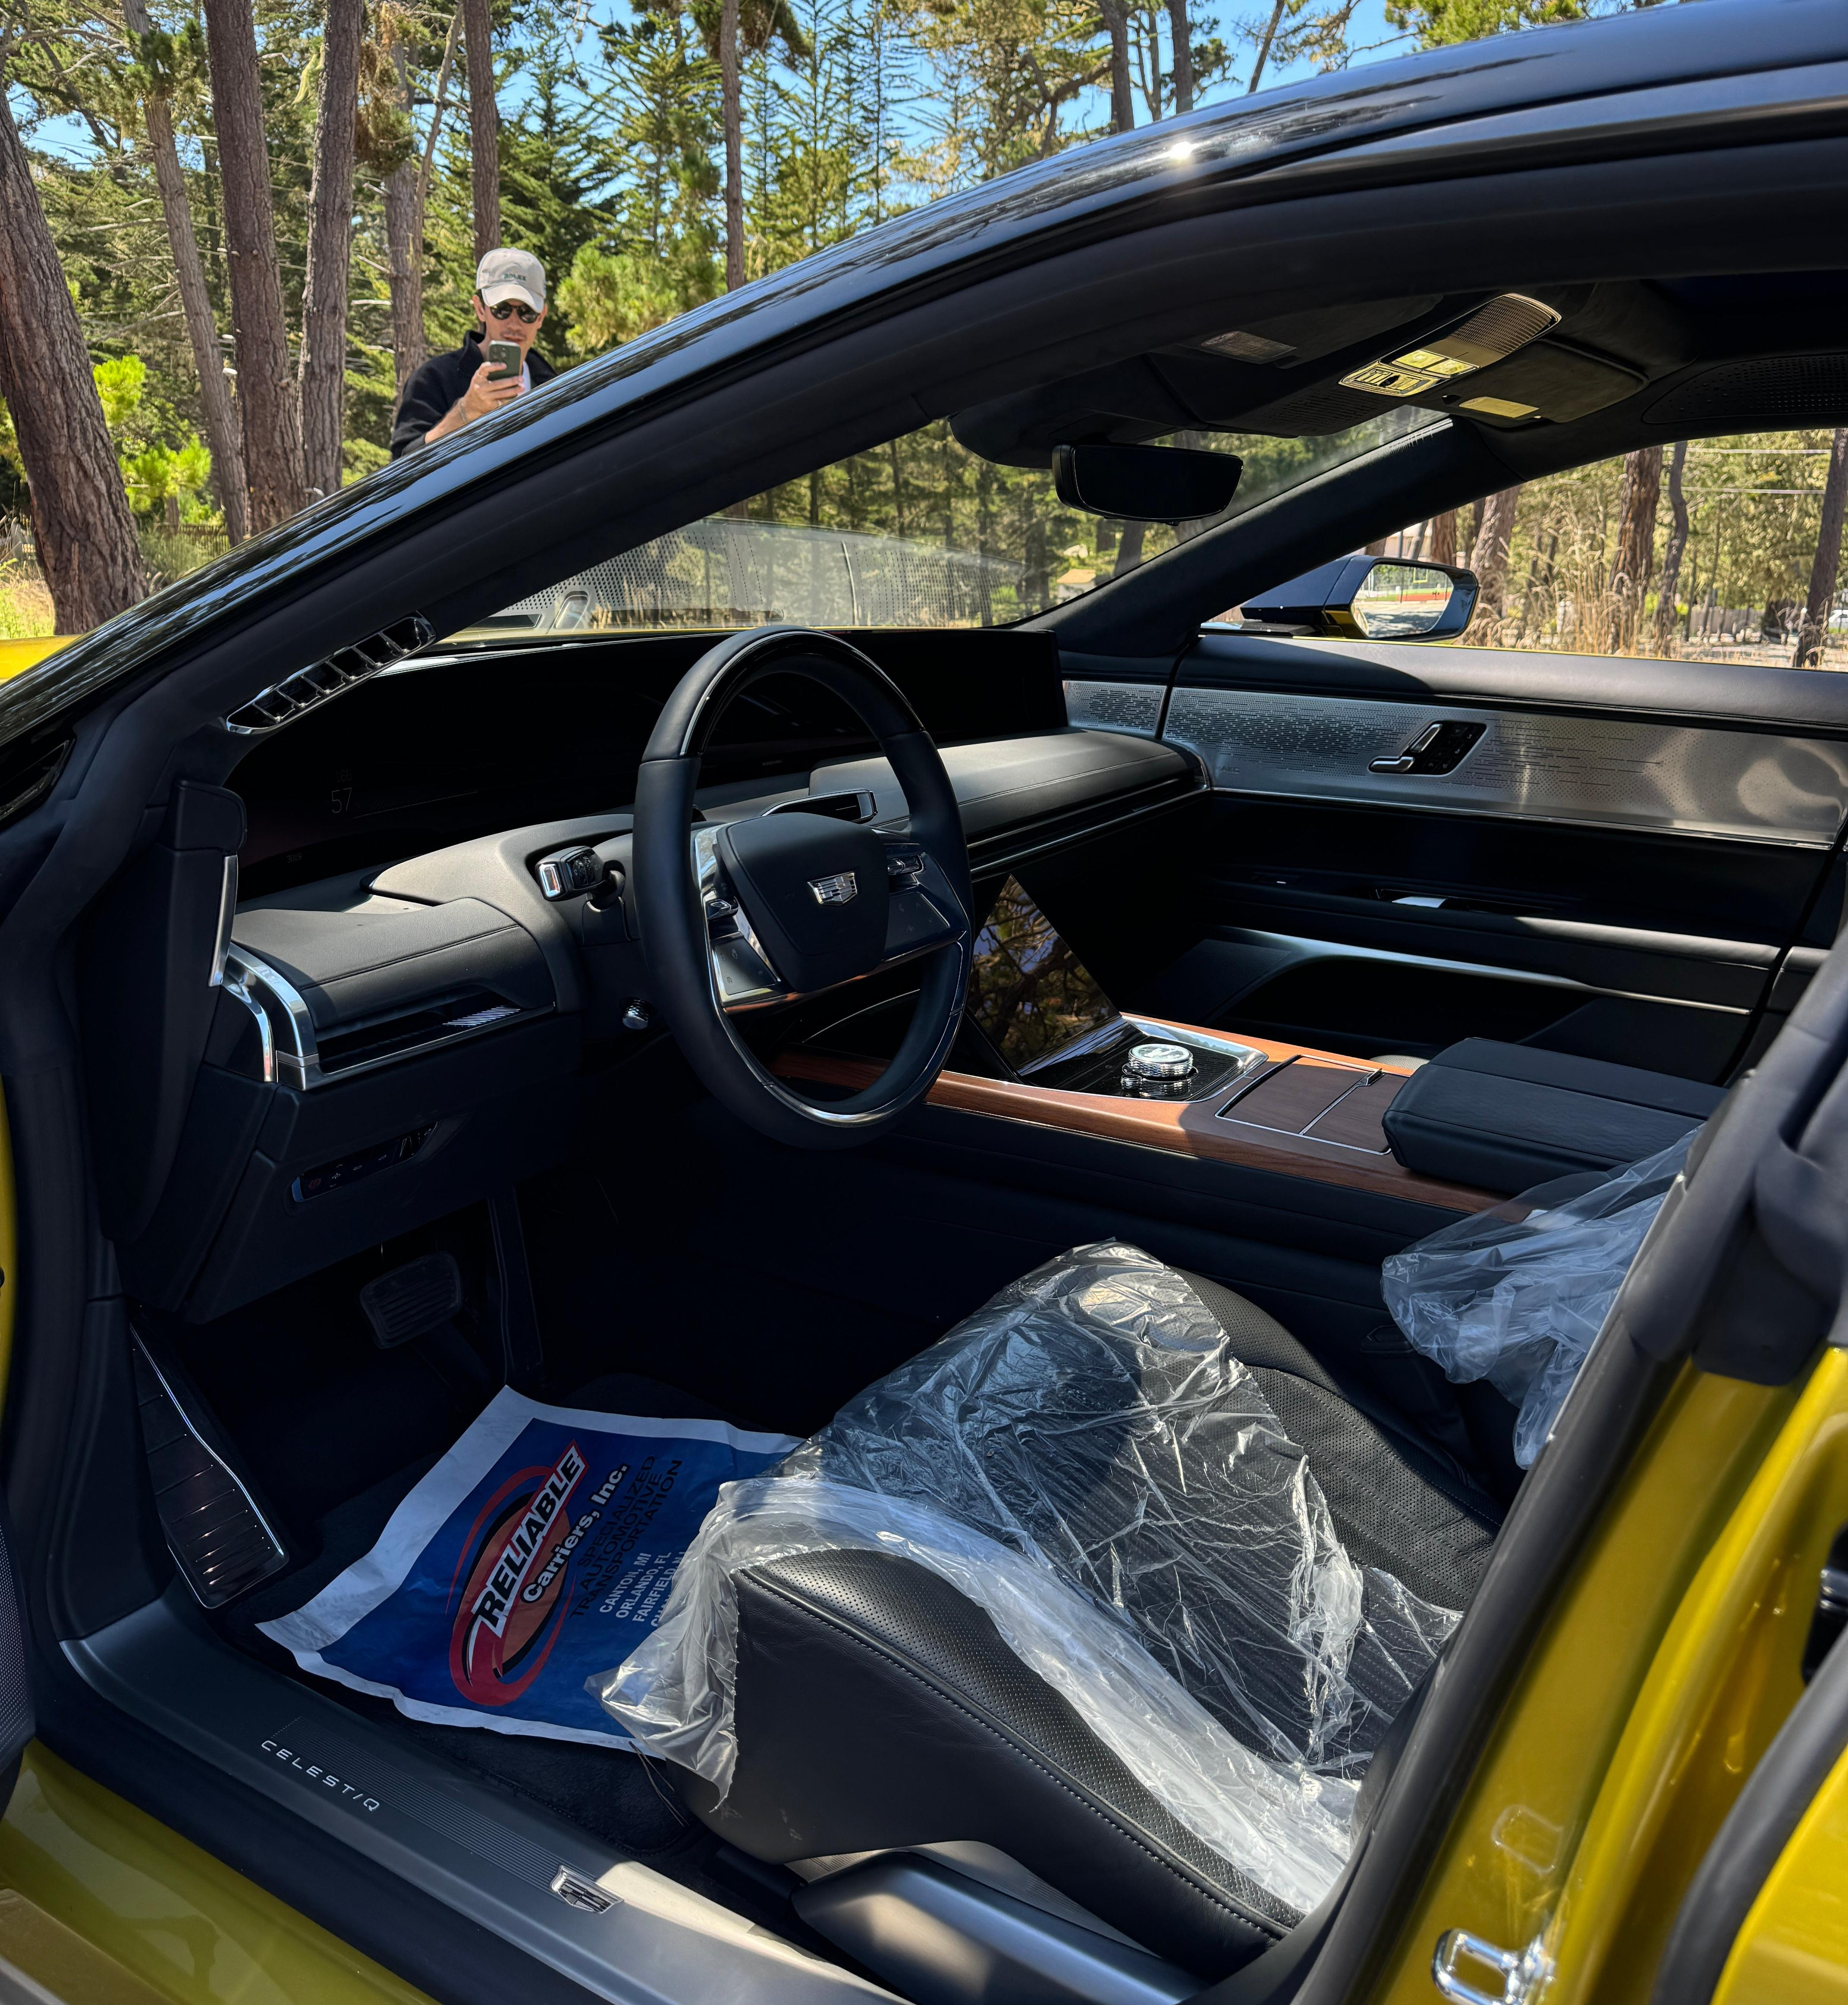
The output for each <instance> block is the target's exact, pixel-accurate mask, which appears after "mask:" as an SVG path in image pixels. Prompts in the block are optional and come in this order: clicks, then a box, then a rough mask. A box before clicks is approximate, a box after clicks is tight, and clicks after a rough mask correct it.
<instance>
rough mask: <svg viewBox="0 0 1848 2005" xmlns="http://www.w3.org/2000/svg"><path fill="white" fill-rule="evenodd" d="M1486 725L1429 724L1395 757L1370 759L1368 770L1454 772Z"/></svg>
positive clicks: (1470, 750) (1371, 771)
mask: <svg viewBox="0 0 1848 2005" xmlns="http://www.w3.org/2000/svg"><path fill="white" fill-rule="evenodd" d="M1487 728H1488V727H1487V726H1486V725H1481V724H1475V723H1468V724H1444V723H1438V724H1428V725H1425V728H1424V729H1423V730H1422V731H1421V732H1419V733H1418V736H1417V737H1415V739H1413V740H1412V741H1411V743H1410V744H1409V745H1408V746H1406V748H1405V749H1404V751H1403V752H1401V753H1400V754H1399V756H1398V757H1397V758H1396V759H1369V760H1368V761H1367V771H1369V773H1454V772H1455V771H1456V770H1457V767H1459V766H1461V764H1463V762H1464V760H1465V759H1466V758H1468V756H1469V755H1470V753H1471V752H1473V751H1474V750H1475V749H1476V743H1477V740H1478V739H1480V738H1481V737H1482V733H1483V732H1484V731H1485V729H1487Z"/></svg>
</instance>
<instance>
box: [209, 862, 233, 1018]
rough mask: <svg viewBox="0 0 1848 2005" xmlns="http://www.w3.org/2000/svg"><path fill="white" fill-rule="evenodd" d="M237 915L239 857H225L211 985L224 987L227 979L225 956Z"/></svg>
mask: <svg viewBox="0 0 1848 2005" xmlns="http://www.w3.org/2000/svg"><path fill="white" fill-rule="evenodd" d="M236 918H237V857H236V856H235V855H231V856H227V857H226V859H225V881H224V883H223V887H221V888H220V890H219V894H218V937H217V938H216V940H214V941H213V943H212V980H211V983H210V986H211V987H212V988H223V986H224V981H225V956H226V953H229V952H230V946H231V926H232V922H233V921H234V920H235V919H236Z"/></svg>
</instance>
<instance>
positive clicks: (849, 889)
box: [808, 870, 860, 905]
mask: <svg viewBox="0 0 1848 2005" xmlns="http://www.w3.org/2000/svg"><path fill="white" fill-rule="evenodd" d="M808 888H809V890H812V892H813V893H814V894H815V903H816V904H818V905H844V904H848V903H849V902H850V901H851V900H853V899H855V898H857V897H859V895H860V880H859V879H858V878H857V877H856V876H854V873H853V872H852V871H850V870H837V871H836V873H834V875H833V876H832V877H811V878H810V879H809V880H808Z"/></svg>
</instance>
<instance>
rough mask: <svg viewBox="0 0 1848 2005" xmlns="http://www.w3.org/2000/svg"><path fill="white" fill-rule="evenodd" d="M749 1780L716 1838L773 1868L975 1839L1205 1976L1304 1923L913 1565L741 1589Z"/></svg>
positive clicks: (839, 1561) (769, 1573) (776, 1575)
mask: <svg viewBox="0 0 1848 2005" xmlns="http://www.w3.org/2000/svg"><path fill="white" fill-rule="evenodd" d="M737 1587H738V1687H737V1697H736V1708H737V1712H736V1719H737V1730H738V1750H739V1753H738V1770H737V1773H736V1775H735V1777H734V1779H733V1782H732V1786H731V1790H730V1792H729V1793H728V1796H727V1797H726V1799H725V1801H724V1803H722V1804H720V1803H716V1802H715V1801H714V1791H713V1789H712V1788H711V1786H710V1784H707V1783H704V1782H700V1781H699V1780H698V1779H693V1778H687V1777H684V1776H683V1777H682V1778H681V1783H682V1790H683V1792H684V1793H685V1794H686V1796H687V1800H688V1802H689V1805H690V1806H691V1807H692V1808H693V1810H694V1811H695V1812H696V1814H698V1815H699V1816H700V1817H702V1818H703V1820H704V1821H706V1822H707V1824H710V1826H711V1827H712V1828H713V1829H714V1831H717V1832H718V1833H719V1835H721V1837H723V1838H727V1839H728V1840H729V1841H730V1842H731V1843H732V1844H734V1845H738V1846H740V1847H741V1848H742V1849H744V1850H745V1851H747V1852H751V1853H752V1854H753V1855H755V1856H756V1857H758V1858H760V1859H773V1860H777V1861H784V1860H789V1859H804V1858H812V1857H817V1856H830V1855H833V1854H836V1853H840V1852H864V1851H871V1850H875V1849H882V1848H886V1847H898V1846H903V1845H925V1844H931V1843H942V1842H948V1841H952V1840H956V1839H962V1840H965V1841H966V1840H971V1839H973V1840H975V1841H977V1842H980V1843H983V1844H986V1845H994V1846H995V1847H996V1848H997V1849H998V1850H1000V1851H1002V1852H1006V1853H1007V1854H1008V1856H1010V1857H1011V1858H1013V1859H1017V1860H1019V1863H1021V1864H1022V1865H1023V1866H1026V1867H1027V1868H1028V1869H1029V1870H1030V1871H1032V1872H1033V1873H1037V1874H1039V1876H1040V1877H1041V1878H1042V1879H1043V1880H1047V1882H1048V1883H1049V1884H1051V1885H1053V1886H1054V1887H1057V1888H1058V1889H1059V1890H1060V1891H1061V1892H1062V1893H1064V1894H1068V1896H1069V1897H1070V1898H1071V1899H1073V1900H1075V1901H1077V1902H1078V1903H1079V1905H1081V1906H1082V1907H1085V1908H1089V1910H1090V1911H1091V1912H1092V1913H1093V1914H1096V1915H1099V1916H1100V1917H1101V1918H1102V1919H1103V1920H1105V1921H1106V1922H1110V1925H1111V1926H1113V1927H1115V1928H1117V1929H1120V1930H1122V1931H1123V1933H1124V1934H1125V1935H1127V1936H1130V1937H1132V1938H1133V1939H1134V1940H1137V1941H1138V1942H1140V1943H1141V1944H1144V1945H1145V1947H1147V1948H1148V1949H1151V1950H1152V1951H1155V1953H1156V1954H1158V1955H1161V1956H1165V1957H1168V1958H1171V1959H1172V1960H1173V1961H1175V1962H1176V1963H1179V1964H1180V1965H1182V1966H1183V1968H1187V1969H1190V1970H1194V1971H1197V1972H1200V1973H1201V1975H1205V1976H1217V1975H1222V1974H1223V1973H1224V1972H1226V1971H1229V1970H1233V1969H1236V1968H1238V1967H1239V1966H1240V1965H1242V1964H1244V1963H1246V1962H1247V1961H1250V1959H1251V1958H1253V1957H1254V1956H1256V1955H1257V1954H1259V1953H1260V1952H1261V1951H1263V1950H1264V1948H1265V1947H1268V1945H1269V1944H1271V1942H1273V1941H1275V1940H1278V1938H1279V1937H1282V1935H1283V1934H1284V1933H1285V1931H1286V1930H1288V1929H1289V1928H1290V1927H1291V1926H1293V1925H1294V1924H1295V1922H1296V1921H1297V1920H1298V1919H1299V1916H1298V1915H1296V1912H1295V1911H1294V1910H1292V1908H1289V1907H1288V1906H1287V1905H1285V1904H1284V1903H1282V1901H1278V1900H1277V1899H1276V1898H1275V1896H1272V1895H1271V1894H1267V1893H1266V1892H1265V1891H1264V1890H1263V1889H1262V1888H1261V1887H1257V1886H1256V1885H1255V1884H1254V1883H1253V1882H1252V1881H1250V1880H1249V1879H1248V1878H1247V1877H1246V1876H1245V1875H1244V1874H1243V1873H1240V1872H1239V1871H1238V1870H1237V1869H1236V1867H1235V1866H1232V1865H1230V1864H1229V1863H1227V1862H1226V1860H1224V1859H1220V1858H1219V1856H1218V1855H1217V1854H1215V1852H1212V1850H1211V1849H1210V1848H1208V1846H1206V1845H1204V1844H1202V1843H1201V1841H1200V1840H1199V1839H1198V1838H1195V1837H1194V1835H1192V1834H1191V1832H1189V1831H1187V1830H1186V1829H1185V1828H1183V1827H1182V1826H1181V1825H1180V1824H1178V1823H1177V1822H1176V1821H1175V1820H1174V1819H1173V1817H1170V1816H1169V1814H1168V1813H1167V1812H1166V1810H1164V1809H1163V1808H1162V1805H1161V1804H1160V1803H1158V1802H1157V1801H1156V1800H1155V1798H1154V1797H1153V1796H1151V1795H1150V1794H1149V1793H1148V1791H1147V1790H1146V1789H1144V1788H1143V1787H1142V1786H1141V1784H1140V1783H1139V1782H1137V1780H1136V1779H1135V1778H1134V1776H1133V1775H1131V1774H1130V1773H1129V1771H1128V1770H1127V1768H1124V1766H1123V1764H1121V1763H1120V1761H1117V1758H1116V1757H1115V1756H1114V1755H1113V1754H1111V1753H1110V1750H1108V1749H1107V1748H1106V1747H1104V1746H1103V1743H1101V1742H1100V1741H1099V1740H1096V1737H1095V1736H1093V1735H1092V1733H1091V1732H1090V1730H1089V1729H1088V1728H1087V1727H1086V1726H1085V1725H1084V1723H1083V1722H1082V1721H1081V1720H1080V1719H1079V1718H1078V1715H1077V1714H1076V1713H1075V1712H1073V1711H1072V1709H1071V1707H1070V1706H1069V1705H1068V1704H1067V1703H1066V1702H1065V1701H1064V1699H1063V1698H1061V1697H1060V1696H1059V1695H1058V1694H1057V1693H1056V1692H1054V1691H1053V1690H1052V1688H1051V1687H1050V1686H1049V1685H1047V1684H1044V1683H1043V1681H1042V1680H1040V1678H1038V1677H1036V1676H1035V1675H1034V1674H1033V1673H1032V1672H1031V1671H1029V1670H1028V1669H1027V1668H1026V1666H1025V1665H1024V1664H1022V1663H1021V1661H1020V1659H1019V1658H1018V1657H1016V1656H1015V1655H1014V1653H1013V1652H1012V1650H1010V1649H1008V1646H1007V1645H1006V1644H1005V1643H1004V1642H1002V1641H1001V1637H1000V1635H999V1634H998V1632H997V1631H996V1630H995V1628H994V1624H993V1623H992V1622H991V1621H990V1620H989V1618H988V1617H987V1615H986V1614H985V1613H984V1612H983V1611H982V1610H980V1609H978V1608H977V1607H976V1606H974V1605H973V1603H970V1602H968V1601H966V1600H965V1599H963V1597H962V1596H960V1595H959V1594H958V1593H957V1592H956V1590H955V1589H953V1588H952V1587H950V1586H949V1585H948V1583H947V1582H944V1581H942V1580H940V1579H939V1578H938V1577H937V1576H936V1575H935V1574H932V1573H930V1572H928V1571H926V1570H925V1569H924V1568H921V1567H918V1566H916V1565H914V1564H912V1563H911V1562H910V1561H906V1560H901V1559H899V1558H896V1557H889V1556H887V1555H885V1554H878V1553H866V1552H833V1553H818V1554H804V1555H801V1556H799V1557H794V1558H791V1559H784V1560H779V1561H773V1562H770V1563H767V1564H764V1565H761V1566H759V1567H756V1568H752V1569H751V1571H749V1572H748V1573H745V1574H743V1575H740V1576H739V1577H738V1582H737Z"/></svg>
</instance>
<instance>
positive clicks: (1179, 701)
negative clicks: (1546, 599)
mask: <svg viewBox="0 0 1848 2005" xmlns="http://www.w3.org/2000/svg"><path fill="white" fill-rule="evenodd" d="M1304 644H1305V645H1311V646H1313V642H1309V643H1304ZM1462 722H1469V723H1476V724H1480V725H1482V736H1481V737H1480V738H1479V739H1478V740H1477V742H1476V743H1475V745H1474V746H1472V747H1471V749H1470V750H1468V751H1467V752H1466V753H1464V756H1463V757H1462V759H1461V761H1460V763H1459V764H1457V767H1455V768H1454V770H1453V771H1450V772H1449V773H1443V774H1439V773H1425V774H1419V773H1415V772H1390V771H1377V770H1376V767H1379V766H1381V765H1390V764H1394V763H1395V762H1396V761H1397V760H1399V758H1400V757H1401V756H1402V755H1404V753H1406V752H1407V750H1408V747H1409V746H1412V745H1414V744H1415V743H1417V742H1418V739H1420V738H1421V737H1422V736H1424V734H1425V732H1427V731H1428V730H1429V729H1430V727H1431V726H1432V725H1441V724H1446V723H1462ZM1164 735H1165V736H1166V737H1167V738H1168V739H1169V740H1170V741H1171V742H1172V743H1175V744H1177V745H1184V746H1188V747H1189V748H1191V750H1194V751H1195V752H1198V753H1199V754H1200V756H1201V759H1202V760H1205V764H1206V767H1207V771H1208V773H1209V774H1211V775H1212V780H1213V784H1214V785H1215V787H1216V788H1223V789H1225V790H1226V791H1227V792H1234V793H1247V794H1260V795H1279V794H1281V795H1289V796H1290V797H1292V798H1293V799H1310V800H1339V801H1355V802H1362V801H1371V802H1380V803H1382V804H1383V805H1390V806H1395V807H1416V808H1423V809H1429V810H1431V811H1432V812H1433V813H1443V814H1458V813H1478V814H1491V815H1508V816H1517V817H1518V818H1520V820H1524V821H1564V822H1571V823H1577V824H1583V825H1587V826H1590V827H1603V828H1612V829H1632V828H1633V829H1645V830H1652V831H1655V832H1658V833H1676V834H1689V835H1709V836H1731V837H1744V838H1746V839H1748V840H1752V841H1764V842H1773V843H1777V844H1787V843H1789V844H1801V845H1802V846H1804V847H1808V848H1821V849H1825V848H1828V847H1829V844H1830V843H1831V841H1832V840H1833V839H1834V837H1835V834H1836V830H1837V829H1838V828H1839V827H1840V826H1841V821H1842V816H1843V812H1844V810H1845V809H1848V743H1840V742H1835V741H1831V740H1829V739H1819V738H1808V737H1796V736H1786V735H1784V734H1783V733H1778V732H1751V731H1736V730H1727V729H1724V728H1722V727H1720V726H1718V725H1686V724H1676V723H1673V722H1666V721H1657V720H1656V719H1653V718H1609V717H1596V716H1587V715H1583V714H1582V713H1580V712H1575V711H1564V712H1560V711H1553V712H1548V711H1510V710H1489V709H1482V708H1472V707H1471V706H1470V705H1468V704H1456V703H1451V702H1446V703H1441V704H1439V703H1433V702H1430V701H1426V702H1425V703H1424V704H1418V703H1417V702H1415V701H1390V702H1381V701H1373V702H1368V701H1363V700H1361V699H1359V698H1356V697H1348V696H1311V695H1307V694H1303V693H1297V692H1294V691H1278V690H1254V689H1250V688H1232V689H1225V688H1203V687H1199V686H1184V685H1183V686H1181V687H1180V688H1177V689H1176V690H1175V692H1174V693H1173V697H1171V698H1170V700H1169V705H1168V721H1167V727H1166V732H1165V734H1164Z"/></svg>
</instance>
